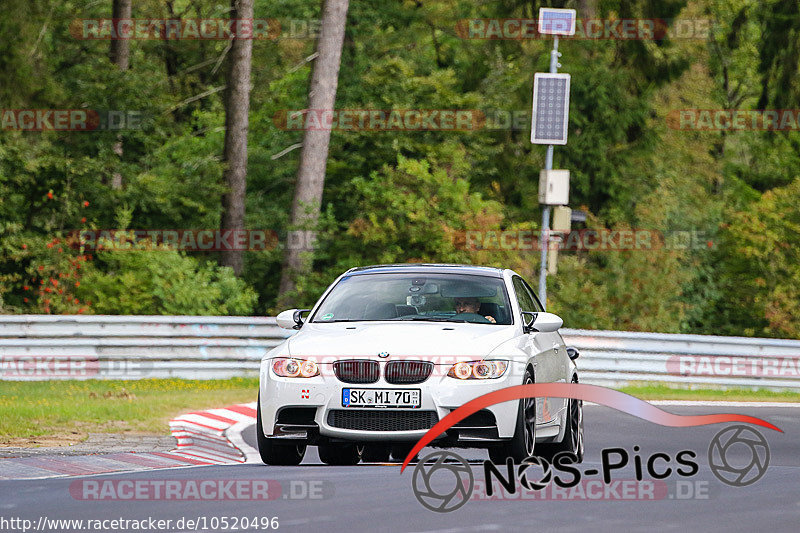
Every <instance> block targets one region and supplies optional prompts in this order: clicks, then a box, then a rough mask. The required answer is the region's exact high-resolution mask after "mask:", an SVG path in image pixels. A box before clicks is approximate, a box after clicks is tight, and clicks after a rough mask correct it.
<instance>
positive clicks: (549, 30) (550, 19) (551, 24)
mask: <svg viewBox="0 0 800 533" xmlns="http://www.w3.org/2000/svg"><path fill="white" fill-rule="evenodd" d="M539 33H542V34H547V35H575V10H574V9H552V8H544V7H543V8H540V9H539Z"/></svg>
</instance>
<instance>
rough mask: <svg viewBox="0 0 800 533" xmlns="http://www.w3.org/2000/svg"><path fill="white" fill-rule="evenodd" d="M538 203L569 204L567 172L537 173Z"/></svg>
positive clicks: (544, 170)
mask: <svg viewBox="0 0 800 533" xmlns="http://www.w3.org/2000/svg"><path fill="white" fill-rule="evenodd" d="M539 203H540V204H544V205H567V204H568V203H569V170H547V169H543V170H541V171H539Z"/></svg>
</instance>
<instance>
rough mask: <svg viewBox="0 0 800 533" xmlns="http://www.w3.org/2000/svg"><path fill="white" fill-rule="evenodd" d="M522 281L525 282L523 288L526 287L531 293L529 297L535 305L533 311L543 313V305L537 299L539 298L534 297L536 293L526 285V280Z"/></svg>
mask: <svg viewBox="0 0 800 533" xmlns="http://www.w3.org/2000/svg"><path fill="white" fill-rule="evenodd" d="M522 283H524V284H525V288H526V289H528V292H529V293H530V295H531V299H532V300H533V305H534V306H535V307H536V309H535V311H537V312H539V313H543V312H544V307H543V306H542V304H541V302H540V301H539V298H537V297H536V293H535V292H533V289H531V286H530V285H528V282H527V281H525V280H522Z"/></svg>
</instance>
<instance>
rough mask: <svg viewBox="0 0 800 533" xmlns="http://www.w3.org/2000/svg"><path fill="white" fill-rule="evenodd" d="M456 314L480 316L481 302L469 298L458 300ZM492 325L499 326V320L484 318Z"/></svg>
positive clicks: (490, 317) (489, 317)
mask: <svg viewBox="0 0 800 533" xmlns="http://www.w3.org/2000/svg"><path fill="white" fill-rule="evenodd" d="M455 304H456V313H457V314H461V313H473V314H478V311H479V310H480V307H481V302H480V301H478V299H477V298H472V297H467V298H456V301H455ZM483 318H485V319H486V320H488V321H489V322H491V323H492V324H497V320H495V319H494V317H492V316H489V315H487V316H485V317H483Z"/></svg>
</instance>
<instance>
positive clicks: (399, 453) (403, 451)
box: [391, 442, 419, 463]
mask: <svg viewBox="0 0 800 533" xmlns="http://www.w3.org/2000/svg"><path fill="white" fill-rule="evenodd" d="M415 444H416V442H412V443H408V444H393V445H392V454H391V455H392V461H394V462H396V463H402V462H404V461H405V460H406V457H408V454H409V453H411V450H412V448H414V445H415ZM417 460H419V454H417V455H415V456H414V458H413V459H411V461H417Z"/></svg>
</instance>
